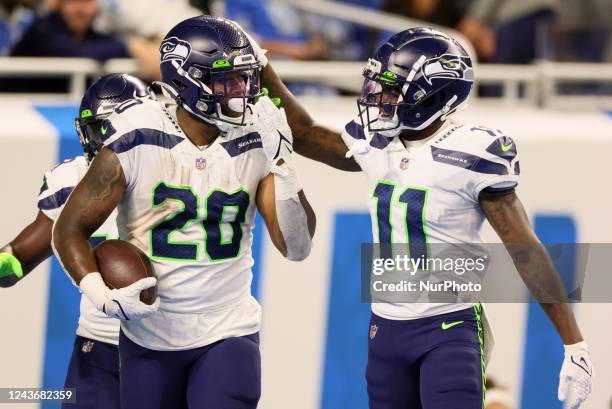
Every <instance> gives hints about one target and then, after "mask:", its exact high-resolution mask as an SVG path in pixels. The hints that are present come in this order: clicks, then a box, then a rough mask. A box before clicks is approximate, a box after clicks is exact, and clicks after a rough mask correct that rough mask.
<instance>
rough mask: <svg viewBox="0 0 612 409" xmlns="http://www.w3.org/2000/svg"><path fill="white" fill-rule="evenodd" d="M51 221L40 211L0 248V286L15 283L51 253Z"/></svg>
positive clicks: (8, 285)
mask: <svg viewBox="0 0 612 409" xmlns="http://www.w3.org/2000/svg"><path fill="white" fill-rule="evenodd" d="M52 227H53V222H52V221H51V220H50V219H49V218H48V217H47V216H45V215H44V214H43V213H42V212H39V213H38V216H37V217H36V219H35V220H34V221H33V222H32V223H30V224H29V225H28V226H27V227H26V228H24V229H23V230H22V231H21V232H20V233H19V234H18V235H17V237H15V238H14V239H13V240H12V241H11V242H10V243H9V244H7V245H6V246H4V247H2V248H0V287H10V286H12V285H15V284H16V283H17V282H18V281H19V280H20V279H22V278H23V277H25V276H26V275H28V274H29V273H30V272H31V271H32V270H34V269H35V268H36V267H37V266H38V265H39V264H40V263H42V262H43V261H44V260H46V259H47V258H48V257H49V256H50V255H51V229H52Z"/></svg>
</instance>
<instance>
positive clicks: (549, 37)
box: [458, 0, 560, 64]
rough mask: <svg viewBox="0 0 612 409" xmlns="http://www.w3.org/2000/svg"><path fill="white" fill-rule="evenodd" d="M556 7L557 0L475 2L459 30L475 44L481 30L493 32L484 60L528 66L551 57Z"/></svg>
mask: <svg viewBox="0 0 612 409" xmlns="http://www.w3.org/2000/svg"><path fill="white" fill-rule="evenodd" d="M559 8H560V4H559V0H474V1H473V2H472V4H471V5H470V8H469V10H468V13H467V15H466V16H465V17H464V19H463V20H462V21H461V22H460V23H459V25H458V28H459V30H460V31H461V32H462V33H463V34H464V35H466V37H468V38H469V39H470V40H471V41H474V44H475V45H477V44H478V42H479V40H478V33H480V32H481V30H482V27H492V28H494V29H495V41H494V42H493V43H491V44H490V46H491V47H492V48H491V49H490V50H488V51H487V53H486V55H485V56H484V57H485V60H493V61H494V62H498V63H506V64H529V63H531V62H532V61H534V60H536V59H552V58H553V57H554V53H555V49H554V46H553V44H554V43H553V26H554V24H555V21H556V19H557V17H558V13H559ZM487 41H488V40H487ZM477 49H478V47H477Z"/></svg>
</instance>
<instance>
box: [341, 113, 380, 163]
mask: <svg viewBox="0 0 612 409" xmlns="http://www.w3.org/2000/svg"><path fill="white" fill-rule="evenodd" d="M342 132H343V133H344V134H349V135H350V138H346V137H343V138H342V139H344V140H347V139H348V140H350V139H351V138H352V139H354V141H353V144H352V145H351V146H350V147H349V150H348V151H347V152H346V155H345V156H346V157H347V158H350V157H353V156H355V155H365V154H367V153H368V152H370V149H371V146H370V142H371V141H372V138H373V137H374V134H373V133H372V132H370V131H369V130H368V128H367V127H366V128H364V127H363V126H362V124H361V119H360V117H359V115H357V116H356V117H355V118H354V119H353V121H352V122H351V124H349V125H348V126H347V127H345V129H344V130H343V131H342Z"/></svg>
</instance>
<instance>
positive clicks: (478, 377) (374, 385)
mask: <svg viewBox="0 0 612 409" xmlns="http://www.w3.org/2000/svg"><path fill="white" fill-rule="evenodd" d="M480 313H481V308H480V305H477V306H475V307H474V308H469V309H466V310H461V311H457V312H452V313H449V314H442V315H438V316H434V317H427V318H421V319H416V320H402V321H399V320H388V319H384V318H381V317H379V316H377V315H375V314H372V319H371V322H370V333H369V337H370V339H369V346H368V366H367V370H366V379H367V383H368V396H369V401H370V409H459V408H460V409H482V407H483V401H484V377H485V373H484V372H485V371H484V352H483V351H482V349H481V346H482V345H483V344H482V340H483V334H482V325H481V322H480Z"/></svg>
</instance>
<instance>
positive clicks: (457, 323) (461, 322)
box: [442, 321, 465, 331]
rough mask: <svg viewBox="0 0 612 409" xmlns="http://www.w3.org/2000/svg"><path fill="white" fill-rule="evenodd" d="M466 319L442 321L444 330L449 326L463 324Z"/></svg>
mask: <svg viewBox="0 0 612 409" xmlns="http://www.w3.org/2000/svg"><path fill="white" fill-rule="evenodd" d="M464 322H465V321H455V322H451V323H449V324H447V323H446V322H442V331H446V330H447V329H449V328H452V327H454V326H455V325H459V324H463V323H464Z"/></svg>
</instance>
